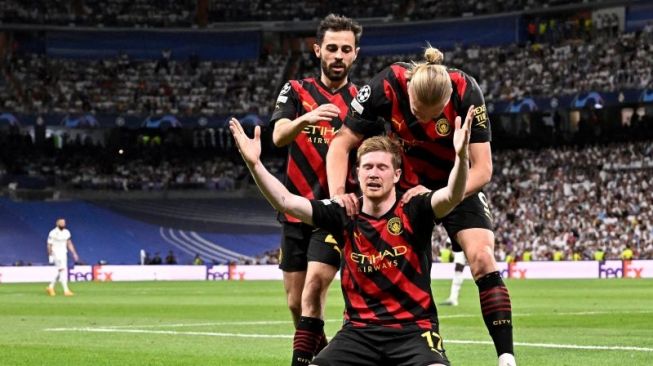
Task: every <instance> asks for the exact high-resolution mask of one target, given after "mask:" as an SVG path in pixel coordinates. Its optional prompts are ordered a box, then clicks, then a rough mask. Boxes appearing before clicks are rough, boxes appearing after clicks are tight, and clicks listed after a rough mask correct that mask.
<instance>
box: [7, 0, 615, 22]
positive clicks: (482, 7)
mask: <svg viewBox="0 0 653 366" xmlns="http://www.w3.org/2000/svg"><path fill="white" fill-rule="evenodd" d="M604 1H605V0H598V1H594V4H597V3H601V2H604ZM3 3H4V4H3V6H4V7H5V11H4V12H3V13H2V14H3V16H2V17H0V20H2V21H3V22H5V23H33V24H48V25H64V26H68V25H76V26H93V27H138V28H143V27H192V26H198V25H208V26H212V25H215V24H220V23H224V22H253V21H288V20H313V19H318V18H322V17H324V16H325V15H327V14H329V13H332V12H335V13H339V14H348V15H349V16H352V17H355V18H393V19H397V20H424V19H437V18H454V17H461V16H462V17H468V16H476V15H487V14H497V13H505V12H513V11H529V10H537V9H543V8H554V7H559V6H565V5H566V6H568V5H570V4H583V3H586V1H584V0H571V1H562V0H509V1H499V0H491V1H472V0H466V1H456V0H444V1H442V0H437V1H436V0H414V1H407V0H402V1H388V2H381V3H377V4H374V6H370V4H369V2H367V1H362V0H353V1H352V0H348V1H316V0H314V1H305V2H303V6H296V4H295V3H292V2H287V1H282V0H273V1H263V0H255V1H246V0H235V1H224V0H209V1H208V2H206V5H204V4H202V3H203V2H199V1H197V0H180V1H172V0H156V1H150V0H114V1H111V2H110V3H108V4H107V3H106V2H103V1H97V0H82V1H64V0H56V1H39V0H31V1H16V0H6V1H3Z"/></svg>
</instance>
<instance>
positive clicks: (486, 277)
mask: <svg viewBox="0 0 653 366" xmlns="http://www.w3.org/2000/svg"><path fill="white" fill-rule="evenodd" d="M443 60H444V55H443V54H442V52H440V51H439V50H437V49H436V48H433V47H431V46H430V45H429V47H427V48H426V50H425V52H424V61H422V62H419V63H415V62H413V63H403V62H397V63H394V64H392V65H390V66H388V67H386V68H385V69H384V70H382V71H381V72H380V73H378V74H377V75H376V76H375V77H374V78H372V80H371V81H370V83H369V84H368V85H365V86H363V87H361V88H360V89H359V92H358V95H357V96H356V99H355V100H354V101H353V102H352V105H351V108H350V110H351V113H350V115H349V116H348V117H347V118H346V119H345V122H344V125H343V127H342V128H341V129H340V130H339V131H338V134H337V135H336V136H335V137H334V139H333V141H332V142H331V145H330V147H329V153H328V155H327V176H328V178H329V189H330V190H331V191H330V193H331V197H334V198H335V197H339V196H342V201H343V203H344V204H345V205H346V206H347V213H348V214H350V215H351V214H354V213H355V212H357V211H358V202H357V201H355V200H352V199H349V198H348V197H350V196H349V195H346V194H344V193H345V180H346V176H347V168H346V167H345V166H344V164H342V162H343V161H344V160H343V159H344V158H346V156H347V155H348V154H349V152H350V151H351V150H352V149H354V148H355V147H356V145H357V144H359V143H360V141H362V140H363V139H364V138H367V137H370V136H374V135H379V134H384V133H386V131H390V132H389V133H390V134H391V135H393V136H396V137H397V138H398V139H400V141H401V142H402V145H403V148H404V160H403V161H404V165H403V175H402V177H401V181H400V182H399V189H400V190H403V191H405V192H406V193H405V194H404V195H403V198H402V202H403V203H407V202H408V201H409V200H410V199H411V198H412V197H414V196H415V195H417V194H421V193H424V192H428V191H429V190H435V189H439V188H441V187H444V186H445V185H446V183H447V177H448V175H449V172H450V171H451V168H452V166H453V162H454V158H455V151H454V149H453V143H452V137H453V133H452V132H453V128H452V122H453V121H454V119H455V118H456V117H457V116H462V115H465V114H466V113H467V110H468V109H469V108H470V107H474V119H473V121H472V123H473V124H472V126H469V128H470V129H471V134H472V135H471V143H470V147H469V153H470V156H469V161H470V170H469V179H468V180H467V189H466V191H465V200H464V201H463V202H462V203H461V204H460V205H458V207H456V208H455V209H454V210H453V211H452V212H451V213H450V214H449V215H448V216H447V217H445V218H443V220H442V221H443V225H444V228H445V229H446V230H447V233H448V235H449V237H450V238H451V242H452V244H453V249H454V251H457V252H460V251H461V249H462V250H464V251H465V254H466V257H467V259H468V260H469V265H470V269H471V270H472V275H473V276H474V279H475V280H476V285H477V287H478V292H479V299H480V302H481V313H482V315H483V320H484V322H485V325H486V327H487V329H488V332H489V333H490V335H491V337H492V340H493V342H494V347H495V349H496V352H497V356H498V359H499V366H508V365H510V366H514V365H515V358H514V356H513V355H514V350H513V340H512V305H511V301H510V295H509V293H508V289H507V288H506V286H505V284H504V282H503V279H502V278H501V274H500V272H499V270H498V267H497V264H496V261H495V259H494V233H493V231H492V229H493V222H492V213H491V211H490V207H489V205H488V202H487V198H486V197H485V195H484V194H483V192H482V189H483V186H485V185H486V184H487V183H488V182H489V181H490V179H491V177H492V152H491V148H490V140H491V130H490V119H489V117H488V113H487V110H486V106H485V100H484V98H483V93H482V91H481V88H480V87H479V86H478V84H477V82H476V80H474V79H473V78H472V77H470V76H469V75H467V74H466V73H464V72H463V71H461V70H457V69H451V68H447V67H446V66H444V65H443V64H442V62H443Z"/></svg>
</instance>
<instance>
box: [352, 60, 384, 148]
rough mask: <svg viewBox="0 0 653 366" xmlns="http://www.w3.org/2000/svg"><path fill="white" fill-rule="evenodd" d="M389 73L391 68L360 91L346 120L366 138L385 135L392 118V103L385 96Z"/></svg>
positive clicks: (353, 129)
mask: <svg viewBox="0 0 653 366" xmlns="http://www.w3.org/2000/svg"><path fill="white" fill-rule="evenodd" d="M389 72H392V71H391V69H390V68H386V69H384V70H383V71H381V72H380V73H379V74H377V75H376V76H375V77H374V78H372V80H371V81H370V83H369V84H367V85H365V86H363V87H361V88H360V89H358V94H357V95H356V98H354V100H352V102H351V108H349V114H348V115H347V117H346V118H345V121H344V123H345V125H346V126H347V127H349V128H350V129H351V130H352V131H354V132H356V133H359V134H361V135H363V136H365V137H366V138H367V137H371V136H376V135H381V134H383V133H384V132H385V124H386V122H388V121H389V120H390V118H391V111H392V103H391V102H390V100H388V98H387V96H386V95H385V79H386V77H387V74H388V73H389Z"/></svg>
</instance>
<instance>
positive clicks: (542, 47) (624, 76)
mask: <svg viewBox="0 0 653 366" xmlns="http://www.w3.org/2000/svg"><path fill="white" fill-rule="evenodd" d="M434 46H435V47H437V44H434ZM444 55H445V60H444V63H445V65H447V66H451V67H455V68H459V69H461V70H463V71H465V72H467V73H468V74H470V75H472V76H473V77H475V78H476V79H477V80H478V83H479V85H480V87H481V89H482V90H483V94H484V96H485V100H486V101H487V102H492V101H512V100H520V99H522V98H524V97H551V96H558V95H573V94H576V93H578V92H587V91H604V92H614V91H620V90H625V89H646V88H653V75H652V71H651V70H653V27H650V26H649V27H646V28H645V31H644V32H641V33H621V34H617V35H609V34H606V33H603V34H597V35H596V36H594V37H593V38H592V39H591V41H581V39H579V38H578V39H566V40H564V41H562V42H560V43H553V44H548V43H533V44H525V45H517V44H512V45H510V46H507V47H484V48H481V47H478V46H469V47H466V48H463V47H462V46H457V47H455V48H454V49H453V50H444ZM421 59H422V56H421V55H420V54H409V55H392V56H376V57H363V58H362V59H360V60H358V64H357V66H356V67H355V69H354V71H353V75H352V79H353V80H356V81H359V80H360V81H361V82H363V83H364V82H365V81H366V80H369V79H370V78H371V77H373V76H374V75H375V73H377V72H378V71H379V70H381V69H382V68H383V67H385V66H387V65H389V64H391V63H392V62H397V61H404V62H409V61H411V60H414V61H420V60H421ZM309 62H310V60H307V61H306V63H309Z"/></svg>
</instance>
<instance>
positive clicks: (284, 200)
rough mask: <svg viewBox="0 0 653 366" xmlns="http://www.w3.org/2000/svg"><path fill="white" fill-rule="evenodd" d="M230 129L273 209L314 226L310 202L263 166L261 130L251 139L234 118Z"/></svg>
mask: <svg viewBox="0 0 653 366" xmlns="http://www.w3.org/2000/svg"><path fill="white" fill-rule="evenodd" d="M229 129H230V130H231V134H232V135H233V136H234V140H235V141H236V146H238V151H240V155H241V156H242V157H243V160H244V161H245V164H247V168H248V169H249V171H250V173H252V177H254V181H255V182H256V185H257V186H258V188H259V190H260V191H261V193H263V196H265V198H266V199H267V200H268V202H270V204H271V205H272V207H274V208H275V209H276V210H278V211H280V212H283V213H288V214H290V215H292V216H294V217H296V218H298V219H300V220H302V221H303V222H304V223H306V224H309V225H313V218H312V216H313V208H312V207H311V203H310V201H309V200H308V199H306V198H304V197H301V196H297V195H294V194H291V193H290V192H288V189H286V187H285V186H284V185H283V184H282V183H281V182H279V180H278V179H277V178H275V177H274V176H273V175H272V174H270V172H268V170H267V169H265V166H263V163H262V162H261V128H260V127H259V126H256V128H255V129H254V138H253V139H250V138H249V137H247V135H246V134H245V131H244V130H243V126H241V125H240V122H238V120H237V119H235V118H232V119H231V120H230V121H229Z"/></svg>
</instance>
